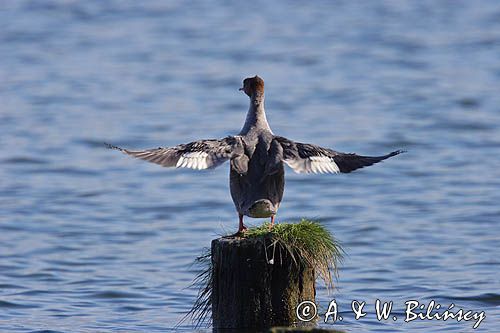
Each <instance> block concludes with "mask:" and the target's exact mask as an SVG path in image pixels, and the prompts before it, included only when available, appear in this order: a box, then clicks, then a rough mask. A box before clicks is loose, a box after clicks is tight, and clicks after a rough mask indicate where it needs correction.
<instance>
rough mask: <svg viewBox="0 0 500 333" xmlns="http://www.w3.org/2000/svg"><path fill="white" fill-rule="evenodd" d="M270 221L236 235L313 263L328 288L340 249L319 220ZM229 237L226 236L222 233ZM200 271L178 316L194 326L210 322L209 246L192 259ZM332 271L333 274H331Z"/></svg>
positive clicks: (298, 260) (298, 262) (299, 261)
mask: <svg viewBox="0 0 500 333" xmlns="http://www.w3.org/2000/svg"><path fill="white" fill-rule="evenodd" d="M269 227H270V224H269V223H264V224H262V225H261V226H257V227H251V228H249V229H248V230H246V231H245V232H244V233H243V234H241V235H239V236H238V237H241V238H248V239H251V238H261V239H262V240H263V244H269V245H266V246H269V247H272V246H279V247H280V248H282V249H285V250H286V251H287V252H288V253H289V254H290V256H291V257H292V258H293V261H294V263H295V264H296V265H297V267H299V265H304V266H309V267H314V270H315V272H316V274H318V275H319V277H320V278H321V279H322V280H323V281H324V283H325V285H326V287H327V289H328V291H330V289H331V288H333V287H334V283H333V280H334V277H335V278H336V277H338V267H339V264H340V263H341V262H342V258H343V254H344V250H343V249H342V247H341V245H340V244H339V242H338V241H337V240H336V239H335V238H334V237H333V236H332V234H331V233H330V232H329V231H328V230H327V229H326V228H325V227H323V226H322V225H321V224H320V223H319V222H315V221H310V220H306V219H302V220H301V221H300V222H298V223H278V224H275V225H274V227H273V228H272V229H271V230H270V228H269ZM223 237H230V236H223ZM195 265H197V266H198V267H199V271H200V273H199V274H198V275H197V276H196V278H195V279H194V282H193V286H196V287H198V288H199V290H198V297H197V299H196V302H195V303H194V305H193V307H192V308H191V310H190V311H189V312H188V313H187V314H186V316H185V317H184V318H183V319H182V320H181V322H179V324H180V323H182V322H184V321H185V320H186V319H187V318H188V317H191V319H192V320H193V322H195V323H196V326H197V327H198V326H200V325H202V324H203V323H207V324H208V323H209V322H210V316H209V314H210V311H211V305H212V304H211V292H212V290H211V286H212V261H211V256H210V249H205V251H204V253H203V254H202V255H201V256H199V257H198V258H197V259H196V260H195ZM332 273H333V275H332Z"/></svg>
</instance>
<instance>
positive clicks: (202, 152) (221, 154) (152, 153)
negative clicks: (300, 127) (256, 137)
mask: <svg viewBox="0 0 500 333" xmlns="http://www.w3.org/2000/svg"><path fill="white" fill-rule="evenodd" d="M106 145H107V146H108V148H111V149H116V150H119V151H121V152H122V153H125V154H127V155H131V156H134V157H137V158H140V159H142V160H145V161H148V162H152V163H156V164H159V165H161V166H164V167H176V168H191V169H196V170H202V169H211V168H216V167H218V166H219V165H221V164H222V163H224V162H226V161H227V160H229V159H230V158H232V157H234V156H236V155H238V154H239V153H240V151H241V150H242V148H241V146H242V143H241V138H239V137H234V136H228V137H226V138H224V139H220V140H199V141H194V142H190V143H186V144H181V145H178V146H175V147H169V148H162V147H160V148H156V149H147V150H139V151H133V150H128V149H123V148H120V147H116V146H113V145H110V144H106Z"/></svg>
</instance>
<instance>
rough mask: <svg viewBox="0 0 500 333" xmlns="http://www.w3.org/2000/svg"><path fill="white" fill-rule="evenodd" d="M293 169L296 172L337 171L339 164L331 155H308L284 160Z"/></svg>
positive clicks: (338, 170)
mask: <svg viewBox="0 0 500 333" xmlns="http://www.w3.org/2000/svg"><path fill="white" fill-rule="evenodd" d="M284 162H285V163H286V164H287V165H288V166H289V167H290V168H292V169H293V171H295V172H297V173H339V172H340V169H339V166H338V165H337V164H336V163H335V162H334V160H333V159H332V158H331V157H328V156H324V155H320V156H309V157H307V158H295V159H289V160H285V161H284Z"/></svg>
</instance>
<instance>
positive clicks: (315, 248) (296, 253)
mask: <svg viewBox="0 0 500 333" xmlns="http://www.w3.org/2000/svg"><path fill="white" fill-rule="evenodd" d="M269 226H270V224H269V223H264V224H263V225H261V226H258V227H253V228H250V229H248V230H247V231H246V232H245V233H244V235H243V237H244V238H257V237H262V238H267V237H270V238H271V240H273V241H274V242H276V244H278V245H279V246H281V247H282V248H284V249H285V250H287V251H288V253H289V254H290V256H291V257H292V258H293V260H294V261H295V263H297V264H303V265H306V266H311V267H314V270H315V271H316V272H317V273H318V275H319V276H320V277H321V279H322V280H323V281H324V282H325V285H326V287H327V288H328V290H329V289H330V288H333V286H334V284H333V280H334V279H333V276H335V278H337V277H338V267H339V265H340V263H341V262H342V258H343V255H344V250H343V249H342V247H341V245H340V243H339V242H338V241H337V240H336V239H335V238H334V237H333V236H332V234H331V233H330V232H329V231H328V230H327V229H326V228H325V227H323V226H322V225H321V224H320V223H319V222H316V221H310V220H306V219H302V220H301V221H300V222H299V223H279V224H275V225H274V227H273V228H272V229H271V230H269ZM332 273H333V276H332Z"/></svg>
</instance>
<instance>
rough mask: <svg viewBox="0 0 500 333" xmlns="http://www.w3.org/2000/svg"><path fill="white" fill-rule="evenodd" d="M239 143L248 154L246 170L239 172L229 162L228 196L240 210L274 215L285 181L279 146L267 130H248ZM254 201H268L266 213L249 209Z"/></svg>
mask: <svg viewBox="0 0 500 333" xmlns="http://www.w3.org/2000/svg"><path fill="white" fill-rule="evenodd" d="M243 143H244V153H245V155H246V157H247V158H248V162H247V164H248V168H247V172H246V173H240V172H238V170H237V169H236V168H234V167H233V166H231V171H230V189H231V196H232V198H233V201H234V204H235V206H236V209H237V210H238V212H239V213H240V214H244V215H248V216H253V217H268V216H271V215H274V214H275V213H276V211H277V209H278V207H279V204H280V202H281V199H282V198H283V190H284V185H285V178H284V174H285V172H284V167H283V161H282V151H281V149H280V148H281V146H279V145H278V144H277V142H275V140H274V135H273V134H272V133H271V132H269V131H262V132H260V133H249V134H247V135H246V136H244V137H243ZM266 200H268V201H269V204H268V203H266ZM256 203H257V204H259V205H260V204H261V203H262V205H261V206H266V205H269V214H266V213H265V212H258V213H256V212H253V210H255V209H256ZM252 206H254V207H253V208H252ZM257 208H258V207H257ZM257 215H262V216H257Z"/></svg>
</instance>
